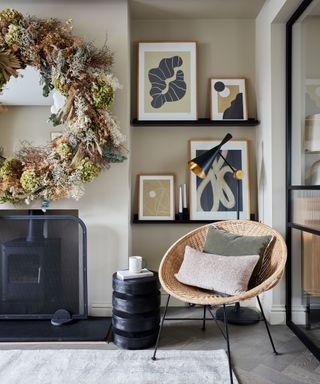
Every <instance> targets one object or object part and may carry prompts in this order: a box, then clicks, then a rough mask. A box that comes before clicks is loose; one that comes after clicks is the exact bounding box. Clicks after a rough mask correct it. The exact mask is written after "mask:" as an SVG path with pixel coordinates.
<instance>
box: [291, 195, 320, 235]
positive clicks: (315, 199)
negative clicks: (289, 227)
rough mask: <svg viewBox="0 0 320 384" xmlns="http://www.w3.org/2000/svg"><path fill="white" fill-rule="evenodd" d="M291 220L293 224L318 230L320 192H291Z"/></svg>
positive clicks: (319, 227)
mask: <svg viewBox="0 0 320 384" xmlns="http://www.w3.org/2000/svg"><path fill="white" fill-rule="evenodd" d="M291 196H292V200H291V201H292V219H291V221H292V222H293V223H295V224H299V225H304V226H306V227H309V228H314V229H320V190H301V191H291Z"/></svg>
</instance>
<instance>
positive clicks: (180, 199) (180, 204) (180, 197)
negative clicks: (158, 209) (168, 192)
mask: <svg viewBox="0 0 320 384" xmlns="http://www.w3.org/2000/svg"><path fill="white" fill-rule="evenodd" d="M179 213H182V188H181V185H180V187H179Z"/></svg>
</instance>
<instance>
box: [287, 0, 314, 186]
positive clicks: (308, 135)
mask: <svg viewBox="0 0 320 384" xmlns="http://www.w3.org/2000/svg"><path fill="white" fill-rule="evenodd" d="M319 4H320V2H319V0H316V1H313V3H312V6H311V7H309V8H308V10H307V12H305V14H304V15H302V17H301V18H300V19H299V20H298V21H297V22H296V23H295V24H294V26H293V29H292V33H293V46H292V50H293V51H292V59H293V60H292V62H293V66H292V143H291V144H292V158H291V161H292V168H291V169H292V175H291V176H292V184H293V185H320V39H319V34H320V14H319V7H320V5H319Z"/></svg>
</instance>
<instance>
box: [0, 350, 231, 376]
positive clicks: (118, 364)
mask: <svg viewBox="0 0 320 384" xmlns="http://www.w3.org/2000/svg"><path fill="white" fill-rule="evenodd" d="M151 356H152V351H151V350H144V351H123V350H117V351H104V350H79V349H73V350H70V349H69V350H68V349H62V350H49V349H47V350H7V351H4V350H2V351H0V383H1V384H65V383H66V384H109V383H110V384H149V383H150V384H151V383H152V384H156V383H159V384H206V383H210V384H212V383H214V384H229V383H230V379H229V368H228V359H227V355H226V352H225V351H223V350H216V351H165V350H160V351H158V354H157V358H158V360H156V361H152V360H151ZM234 383H238V381H237V380H236V378H234Z"/></svg>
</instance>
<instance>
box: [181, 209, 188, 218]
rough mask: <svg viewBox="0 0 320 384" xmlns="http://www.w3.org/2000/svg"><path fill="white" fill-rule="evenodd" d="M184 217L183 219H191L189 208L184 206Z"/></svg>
mask: <svg viewBox="0 0 320 384" xmlns="http://www.w3.org/2000/svg"><path fill="white" fill-rule="evenodd" d="M182 217H183V220H189V209H188V208H183V210H182Z"/></svg>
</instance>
